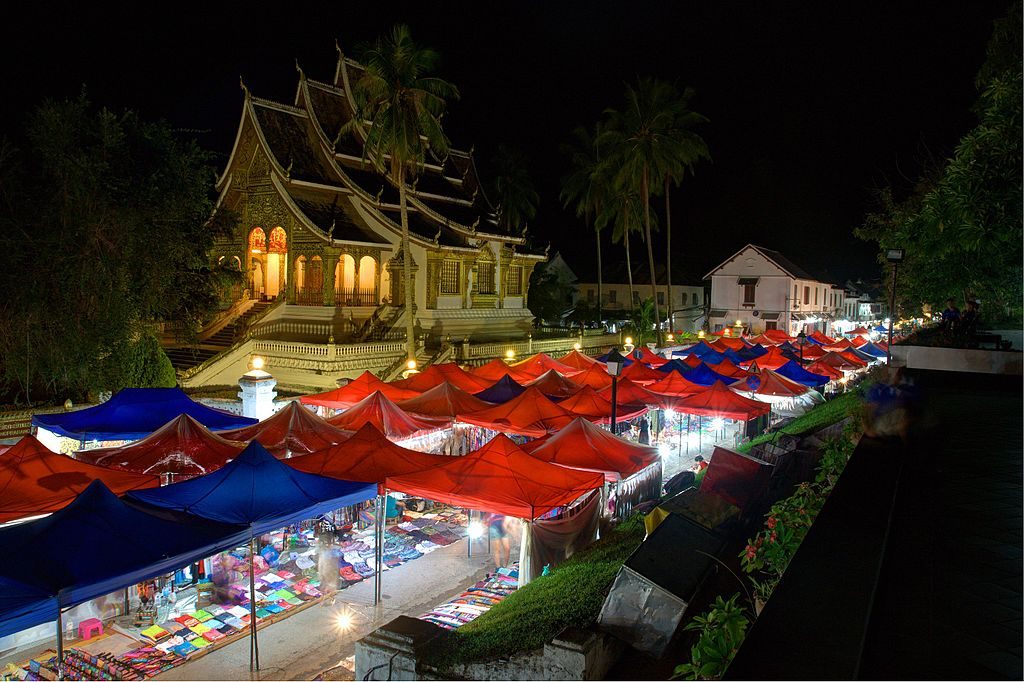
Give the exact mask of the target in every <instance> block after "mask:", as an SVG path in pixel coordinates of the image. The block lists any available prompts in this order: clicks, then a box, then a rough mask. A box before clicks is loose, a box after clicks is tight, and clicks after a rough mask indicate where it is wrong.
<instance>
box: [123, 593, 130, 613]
mask: <svg viewBox="0 0 1024 682" xmlns="http://www.w3.org/2000/svg"><path fill="white" fill-rule="evenodd" d="M130 607H131V602H129V601H128V588H127V587H126V588H124V615H126V616H127V615H128V610H129V608H130Z"/></svg>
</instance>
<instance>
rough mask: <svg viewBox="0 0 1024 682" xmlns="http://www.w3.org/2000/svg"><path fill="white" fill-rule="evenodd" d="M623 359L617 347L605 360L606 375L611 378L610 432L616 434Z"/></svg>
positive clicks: (624, 359)
mask: <svg viewBox="0 0 1024 682" xmlns="http://www.w3.org/2000/svg"><path fill="white" fill-rule="evenodd" d="M625 361H626V358H624V357H622V353H620V352H619V349H618V348H613V349H612V351H611V352H610V353H608V359H607V360H606V361H605V364H606V365H608V375H609V376H611V378H612V433H614V434H616V435H618V433H619V428H618V427H619V425H618V424H617V423H616V422H617V416H618V415H617V414H616V412H617V409H618V406H619V394H618V388H619V375H621V374H622V366H623V364H625Z"/></svg>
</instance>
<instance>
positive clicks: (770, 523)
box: [768, 516, 779, 528]
mask: <svg viewBox="0 0 1024 682" xmlns="http://www.w3.org/2000/svg"><path fill="white" fill-rule="evenodd" d="M778 522H779V520H778V519H776V518H775V517H774V516H769V517H768V527H769V528H774V527H775V525H776V524H777V523H778Z"/></svg>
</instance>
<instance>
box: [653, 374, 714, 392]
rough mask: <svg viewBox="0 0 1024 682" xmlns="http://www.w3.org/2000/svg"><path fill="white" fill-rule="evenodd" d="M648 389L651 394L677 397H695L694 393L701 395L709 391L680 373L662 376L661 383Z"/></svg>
mask: <svg viewBox="0 0 1024 682" xmlns="http://www.w3.org/2000/svg"><path fill="white" fill-rule="evenodd" d="M646 388H647V390H648V391H650V392H651V393H657V394H659V395H670V396H675V397H683V396H688V395H693V394H694V393H700V392H701V391H706V390H707V389H708V387H707V386H701V385H700V384H695V383H693V382H692V381H690V380H689V379H686V378H685V377H683V375H682V374H680V373H679V372H669V373H668V374H662V375H661V380H660V381H656V382H655V383H653V384H649V385H648V386H647V387H646Z"/></svg>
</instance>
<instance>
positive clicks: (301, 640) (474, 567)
mask: <svg viewBox="0 0 1024 682" xmlns="http://www.w3.org/2000/svg"><path fill="white" fill-rule="evenodd" d="M486 552H487V549H486V541H485V540H477V541H475V542H474V543H473V557H472V558H468V557H467V556H466V541H465V540H460V541H459V542H456V543H453V544H451V545H448V546H447V547H442V548H440V549H438V550H435V551H434V552H431V553H430V554H428V555H426V556H424V557H421V558H419V559H416V560H414V561H410V562H408V563H405V564H402V565H401V566H398V567H396V568H394V569H391V570H390V571H385V572H384V576H383V579H384V586H383V592H384V599H383V603H382V604H380V605H379V606H376V607H375V606H373V580H372V579H370V580H365V581H363V582H362V583H359V584H357V585H353V586H351V587H349V588H347V589H345V590H342V591H341V592H338V593H337V599H336V601H335V603H334V604H331V601H330V600H329V599H328V600H325V601H324V602H322V603H321V604H318V605H316V606H312V607H309V608H307V609H305V610H304V611H302V612H300V613H297V614H295V615H293V616H290V617H288V618H286V619H284V620H282V621H280V622H277V623H274V624H273V625H270V626H268V627H266V628H263V629H261V630H260V631H259V633H258V639H259V645H260V664H261V669H260V671H259V672H257V673H251V672H250V671H249V639H248V638H243V639H240V640H238V641H235V642H232V643H231V644H228V645H227V646H225V647H222V648H220V649H217V650H216V651H212V652H210V653H209V654H207V655H205V656H203V657H202V658H199V659H196V660H193V661H191V662H189V663H186V664H185V665H183V666H180V667H178V668H175V669H173V670H169V671H167V672H165V673H163V674H161V675H158V676H157V677H155V678H154V679H158V680H248V679H252V680H297V679H312V678H313V677H316V676H317V675H319V674H320V673H322V672H323V671H325V670H328V669H332V668H333V670H332V671H331V672H330V673H329V674H328V675H326V678H328V679H349V680H350V679H353V675H354V673H353V671H354V668H355V665H354V663H353V656H354V654H355V642H356V640H358V639H361V638H362V637H365V636H366V635H368V634H369V633H370V632H372V631H373V630H375V629H376V628H378V627H380V626H381V625H383V624H385V623H387V622H389V621H390V620H392V619H394V618H397V617H398V616H400V615H407V616H414V617H415V616H419V615H421V614H423V613H425V612H427V611H428V610H430V609H431V608H433V607H434V606H436V605H437V604H439V603H440V602H442V601H445V600H446V599H448V598H450V597H452V596H455V595H456V594H458V593H459V592H461V591H462V590H463V589H465V588H466V587H468V586H470V585H471V584H473V583H475V582H476V581H478V580H480V579H482V578H483V577H484V575H485V574H486V573H487V572H488V570H491V569H493V561H492V560H491V558H490V557H489V556H488V555H487V553H486ZM517 557H518V547H513V548H512V559H513V560H514V559H515V558H517ZM343 612H344V613H349V614H351V615H352V619H353V625H352V627H351V629H350V630H346V631H343V630H342V629H340V628H339V626H338V615H339V614H340V613H343Z"/></svg>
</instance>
